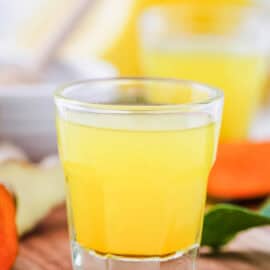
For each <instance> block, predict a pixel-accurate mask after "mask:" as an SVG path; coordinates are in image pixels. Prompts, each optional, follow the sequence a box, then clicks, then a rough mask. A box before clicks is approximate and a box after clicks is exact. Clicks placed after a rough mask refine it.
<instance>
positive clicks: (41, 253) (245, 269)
mask: <svg viewBox="0 0 270 270" xmlns="http://www.w3.org/2000/svg"><path fill="white" fill-rule="evenodd" d="M14 270H71V262H70V250H69V242H68V233H67V225H66V215H65V208H64V207H63V206H62V207H58V208H57V209H55V210H54V211H53V212H52V213H51V214H50V215H49V216H48V217H47V218H46V219H45V220H44V221H43V222H42V223H41V224H40V225H39V226H38V228H37V229H36V230H35V231H34V232H33V233H31V234H29V235H28V236H26V237H24V239H22V241H21V246H20V252H19V256H18V259H17V262H16V264H15V266H14ZM175 270H177V269H175ZM198 270H270V227H264V228H259V229H254V230H250V231H249V232H245V233H243V234H241V235H239V236H238V237H237V239H236V240H234V241H233V242H232V243H231V244H230V245H229V246H228V247H227V248H226V250H225V251H224V252H222V253H221V254H219V255H213V254H207V252H204V251H203V250H202V254H201V256H200V259H199V265H198Z"/></svg>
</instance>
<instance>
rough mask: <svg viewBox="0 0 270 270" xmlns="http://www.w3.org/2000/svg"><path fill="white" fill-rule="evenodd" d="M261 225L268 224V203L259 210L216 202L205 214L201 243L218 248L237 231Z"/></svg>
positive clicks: (269, 220)
mask: <svg viewBox="0 0 270 270" xmlns="http://www.w3.org/2000/svg"><path fill="white" fill-rule="evenodd" d="M263 225H270V203H269V204H266V205H265V206H264V207H263V208H262V210H261V211H260V212H255V211H251V210H248V209H246V208H244V207H240V206H236V205H232V204H217V205H216V206H214V207H213V208H211V209H210V210H209V211H208V212H207V213H206V214H205V218H204V227H203V234H202V245H204V246H210V247H213V248H219V247H221V246H223V245H225V244H227V243H228V242H229V241H230V240H231V239H233V238H234V237H235V236H236V235H237V234H238V233H239V232H241V231H244V230H247V229H250V228H253V227H257V226H263Z"/></svg>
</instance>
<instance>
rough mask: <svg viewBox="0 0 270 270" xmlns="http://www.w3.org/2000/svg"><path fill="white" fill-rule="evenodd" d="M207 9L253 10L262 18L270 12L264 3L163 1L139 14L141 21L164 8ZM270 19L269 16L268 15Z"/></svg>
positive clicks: (222, 10)
mask: <svg viewBox="0 0 270 270" xmlns="http://www.w3.org/2000/svg"><path fill="white" fill-rule="evenodd" d="M194 8H195V9H196V10H200V9H202V10H203V9H207V10H214V11H221V12H224V11H225V12H226V11H232V12H240V13H243V14H244V13H246V12H251V11H252V12H253V14H256V15H257V16H258V17H259V18H261V15H262V14H265V15H267V14H268V12H269V9H270V7H267V6H266V5H264V4H261V5H259V4H257V5H248V4H247V5H245V4H241V3H227V4H226V3H219V4H210V3H209V4H205V5H200V6H196V5H195V4H194V3H161V4H157V5H155V6H151V7H148V8H146V9H144V10H143V12H142V13H141V14H140V16H139V23H140V22H141V21H143V20H144V17H145V16H148V15H152V13H156V12H160V11H163V10H171V9H173V10H178V9H181V10H182V11H188V10H190V9H194ZM158 15H161V16H162V14H160V13H159V14H158ZM267 18H268V19H269V17H268V16H267ZM269 20H270V19H269Z"/></svg>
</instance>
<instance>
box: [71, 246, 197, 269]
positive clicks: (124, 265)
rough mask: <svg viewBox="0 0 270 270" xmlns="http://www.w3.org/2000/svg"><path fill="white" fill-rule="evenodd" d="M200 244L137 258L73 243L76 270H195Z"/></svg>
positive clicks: (73, 260) (73, 259)
mask: <svg viewBox="0 0 270 270" xmlns="http://www.w3.org/2000/svg"><path fill="white" fill-rule="evenodd" d="M197 251H198V246H194V247H192V248H190V249H188V250H187V251H184V252H177V253H175V254H173V255H170V256H167V257H151V258H148V257H147V258H140V257H138V258H136V257H131V258H130V257H124V256H123V257H122V256H114V255H100V254H97V253H96V252H94V251H91V250H85V249H84V248H82V247H81V246H80V245H79V244H78V243H76V242H73V243H72V262H73V269H74V270H195V263H196V262H195V260H196V256H197Z"/></svg>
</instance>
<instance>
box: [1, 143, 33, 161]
mask: <svg viewBox="0 0 270 270" xmlns="http://www.w3.org/2000/svg"><path fill="white" fill-rule="evenodd" d="M7 160H28V158H27V155H26V153H25V152H24V151H23V150H22V149H21V148H19V147H17V146H15V145H13V144H11V143H8V142H2V143H0V162H4V161H7Z"/></svg>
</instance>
